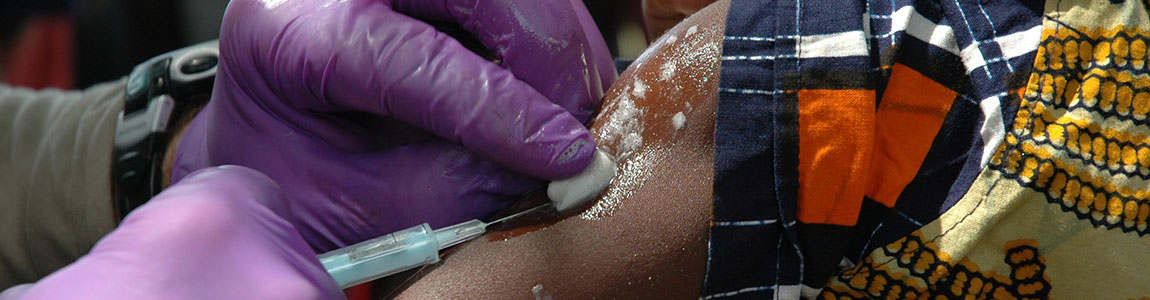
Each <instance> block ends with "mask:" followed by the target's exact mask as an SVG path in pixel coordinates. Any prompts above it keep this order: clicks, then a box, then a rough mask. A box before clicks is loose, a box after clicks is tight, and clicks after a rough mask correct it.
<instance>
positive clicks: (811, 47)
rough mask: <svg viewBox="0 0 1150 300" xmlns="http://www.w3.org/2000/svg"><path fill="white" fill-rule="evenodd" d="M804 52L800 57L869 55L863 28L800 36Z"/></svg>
mask: <svg viewBox="0 0 1150 300" xmlns="http://www.w3.org/2000/svg"><path fill="white" fill-rule="evenodd" d="M799 43H801V44H802V49H803V51H802V53H799V58H819V57H844V56H867V55H870V49H869V48H867V37H866V33H863V31H862V30H855V31H847V32H839V33H829V34H819V35H811V36H804V37H801V38H799Z"/></svg>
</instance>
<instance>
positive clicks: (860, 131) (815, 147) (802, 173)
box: [797, 90, 875, 226]
mask: <svg viewBox="0 0 1150 300" xmlns="http://www.w3.org/2000/svg"><path fill="white" fill-rule="evenodd" d="M798 95H799V101H798V109H799V202H798V213H797V215H798V220H799V221H801V222H803V223H808V224H835V225H847V226H849V225H854V224H855V222H856V221H858V214H859V209H860V208H861V207H862V198H863V192H864V191H865V189H866V180H867V179H866V175H867V165H868V164H869V163H870V157H871V145H872V143H873V142H874V118H875V108H874V107H875V105H874V97H875V94H874V91H872V90H799V92H798Z"/></svg>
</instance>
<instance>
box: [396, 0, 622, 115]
mask: <svg viewBox="0 0 1150 300" xmlns="http://www.w3.org/2000/svg"><path fill="white" fill-rule="evenodd" d="M392 3H393V5H394V8H395V10H396V11H399V12H401V13H404V14H407V15H411V16H415V17H417V18H421V19H431V20H439V21H449V22H455V23H457V24H460V25H461V26H462V27H463V28H464V29H465V30H467V31H468V32H470V33H471V34H472V35H474V36H475V37H476V38H477V39H478V40H479V41H480V42H481V43H483V45H484V46H485V47H486V48H487V49H488V50H490V51H491V52H493V53H494V54H495V55H496V56H497V57H500V58H501V59H502V61H503V62H502V63H501V65H502V66H503V67H505V68H507V69H508V70H510V71H511V72H512V73H513V74H515V76H516V77H518V78H519V79H520V80H523V81H524V82H527V83H528V84H529V85H531V86H532V87H534V88H535V89H536V90H538V91H539V92H540V93H541V94H543V96H545V97H547V99H550V100H551V101H552V102H554V103H556V104H559V106H562V107H563V108H564V109H567V110H568V111H569V112H571V114H572V115H574V116H575V117H576V118H577V119H579V120H580V121H586V120H587V119H588V118H589V117H590V116H591V114H593V113H594V111H595V110H596V109H598V107H599V104H600V103H601V101H602V98H603V95H604V93H605V92H606V89H607V88H608V87H610V86H611V83H612V82H614V81H615V78H616V77H617V74H616V73H615V68H614V64H613V63H612V59H611V54H610V53H609V52H608V50H607V45H606V42H604V41H603V37H602V35H601V34H600V33H599V29H598V28H597V27H595V23H594V21H592V19H591V16H590V14H589V13H588V12H587V8H586V7H584V5H583V3H582V2H580V1H534V0H529V1H514V0H500V1H482V2H480V1H474V0H451V1H422V0H393V1H392Z"/></svg>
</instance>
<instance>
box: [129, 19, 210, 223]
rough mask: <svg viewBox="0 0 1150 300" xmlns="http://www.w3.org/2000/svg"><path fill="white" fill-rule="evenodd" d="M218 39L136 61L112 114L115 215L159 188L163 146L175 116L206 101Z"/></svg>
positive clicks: (145, 199) (146, 198) (144, 200)
mask: <svg viewBox="0 0 1150 300" xmlns="http://www.w3.org/2000/svg"><path fill="white" fill-rule="evenodd" d="M219 56H220V51H219V42H218V41H208V42H204V43H200V44H196V45H193V46H190V47H186V48H183V49H179V50H176V51H172V52H168V53H164V54H162V55H160V56H156V57H154V58H152V59H149V60H148V61H146V62H144V63H142V64H140V65H137V66H136V68H135V69H132V74H131V75H129V76H128V84H127V87H125V88H124V110H123V111H121V112H120V115H119V116H117V118H116V137H115V143H114V144H115V146H114V147H115V148H114V150H113V154H112V155H113V157H112V159H113V167H112V181H113V182H115V188H114V191H115V198H114V201H115V205H116V208H117V211H119V213H120V218H121V219H122V218H123V217H124V216H126V215H127V214H128V212H131V211H132V210H133V209H136V207H139V206H140V205H143V204H144V203H145V202H147V201H148V199H151V198H152V197H153V196H155V195H156V194H158V193H159V192H160V189H161V188H162V187H161V181H162V178H163V174H162V173H161V167H162V164H163V157H164V155H163V154H164V150H165V146H166V145H167V141H168V135H169V133H170V132H171V130H172V129H173V127H175V126H176V123H177V122H176V120H174V119H173V118H177V117H179V116H183V115H184V114H186V113H187V111H188V110H189V109H192V108H195V107H199V106H202V105H204V104H205V103H207V101H208V99H210V98H211V93H212V81H213V80H214V79H215V77H216V76H215V75H216V65H217V64H218V63H219Z"/></svg>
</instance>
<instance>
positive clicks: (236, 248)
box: [0, 166, 343, 300]
mask: <svg viewBox="0 0 1150 300" xmlns="http://www.w3.org/2000/svg"><path fill="white" fill-rule="evenodd" d="M282 197H283V194H282V193H281V192H280V190H279V187H278V186H277V185H276V184H275V183H274V182H272V181H271V179H270V178H268V177H266V176H264V175H263V174H260V173H259V172H257V171H255V170H252V169H248V168H244V167H237V166H226V167H218V168H209V169H204V170H202V171H199V172H196V173H195V174H192V175H189V176H188V177H187V178H185V179H184V180H183V181H180V182H179V183H177V184H176V185H173V186H172V187H170V188H168V189H167V190H165V191H164V192H163V193H160V194H159V195H157V196H156V197H155V198H153V199H152V200H151V201H149V202H148V203H147V204H146V205H143V206H141V207H140V208H139V209H136V210H135V211H133V212H132V213H131V214H129V215H128V216H127V217H126V218H124V221H123V222H122V223H120V226H119V227H117V228H116V230H114V231H112V232H111V233H109V234H108V235H107V236H105V237H104V238H103V239H101V240H100V241H99V242H98V243H96V245H95V247H93V248H92V251H91V252H89V253H88V254H87V255H85V256H83V257H81V258H80V259H79V260H77V261H76V262H75V263H72V264H71V265H68V266H67V267H65V268H63V269H60V270H58V271H56V272H55V273H52V274H51V275H49V276H48V277H45V278H44V279H41V280H40V281H39V282H36V283H34V284H27V285H20V286H15V287H12V288H10V289H9V290H7V291H5V292H4V293H3V294H0V299H4V300H10V299H337V298H343V293H342V292H341V291H340V290H339V287H338V286H337V285H336V283H335V280H333V279H332V278H331V277H330V276H329V275H328V274H327V272H326V271H324V269H323V266H321V265H320V263H319V260H317V259H316V256H315V255H316V254H315V252H313V251H312V250H311V248H310V247H308V245H307V243H306V242H305V241H304V240H303V237H302V236H300V235H299V233H298V232H297V231H296V230H295V229H294V228H292V226H291V224H290V223H289V221H288V220H289V219H290V215H289V214H288V213H290V211H289V210H288V209H287V207H285V205H284V204H285V202H283V200H282ZM283 216H288V217H283Z"/></svg>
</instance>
